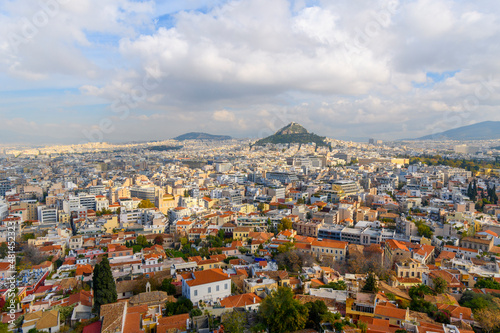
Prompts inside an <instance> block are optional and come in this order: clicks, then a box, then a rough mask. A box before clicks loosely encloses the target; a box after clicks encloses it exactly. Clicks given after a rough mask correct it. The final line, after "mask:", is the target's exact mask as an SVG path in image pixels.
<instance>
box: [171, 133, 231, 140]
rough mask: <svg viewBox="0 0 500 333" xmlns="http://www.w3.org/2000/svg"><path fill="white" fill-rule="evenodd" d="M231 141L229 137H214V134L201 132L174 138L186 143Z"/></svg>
mask: <svg viewBox="0 0 500 333" xmlns="http://www.w3.org/2000/svg"><path fill="white" fill-rule="evenodd" d="M231 139H232V138H231V137H230V136H228V135H212V134H207V133H200V132H190V133H186V134H182V135H179V136H178V137H175V138H174V140H177V141H184V140H216V141H223V140H231Z"/></svg>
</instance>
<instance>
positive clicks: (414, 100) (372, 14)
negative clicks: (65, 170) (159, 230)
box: [0, 0, 500, 140]
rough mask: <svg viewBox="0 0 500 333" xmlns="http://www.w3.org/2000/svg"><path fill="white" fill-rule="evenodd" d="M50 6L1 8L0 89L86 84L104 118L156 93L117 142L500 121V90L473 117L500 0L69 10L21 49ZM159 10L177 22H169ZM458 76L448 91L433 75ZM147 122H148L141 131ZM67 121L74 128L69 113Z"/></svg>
mask: <svg viewBox="0 0 500 333" xmlns="http://www.w3.org/2000/svg"><path fill="white" fill-rule="evenodd" d="M39 8H40V7H39V5H38V2H37V1H35V0H29V1H24V2H21V3H19V2H13V1H8V2H5V3H3V4H1V5H0V13H2V14H0V20H2V22H3V23H2V25H1V26H0V82H1V83H2V85H3V86H6V87H16V88H13V89H33V90H37V89H57V90H62V89H65V88H69V89H75V88H77V89H78V91H79V93H80V94H81V95H82V96H83V98H86V99H88V101H89V102H88V103H89V104H91V103H92V104H93V105H94V104H99V103H100V104H102V117H113V116H115V115H114V114H113V113H112V112H111V109H112V107H111V104H112V103H115V102H116V101H121V100H122V99H123V98H124V96H130V95H133V94H135V93H138V92H139V91H142V90H144V91H145V94H143V98H141V99H140V100H139V101H136V102H137V103H134V105H133V107H130V110H129V111H130V117H129V118H127V119H122V120H120V121H116V122H115V125H116V128H117V130H116V132H115V133H112V134H110V138H113V139H116V140H118V139H119V137H120V135H123V133H132V132H133V133H134V135H137V138H134V139H140V138H141V136H144V137H146V136H147V137H148V138H149V137H150V136H151V137H154V135H155V133H156V134H158V135H159V134H162V133H164V131H165V130H168V131H169V133H174V132H175V133H176V134H180V133H182V132H185V131H191V130H200V129H203V128H210V130H211V131H212V132H214V131H220V132H221V133H224V134H231V135H237V136H258V135H260V134H259V133H264V132H266V134H267V132H272V131H275V130H277V129H278V128H280V127H281V126H284V125H286V122H287V121H298V122H301V123H303V124H304V125H305V126H306V127H307V128H308V129H310V130H312V131H314V132H316V133H319V134H331V135H349V136H365V135H369V134H370V133H373V135H376V134H380V136H384V137H383V138H384V139H387V138H401V137H411V136H417V135H420V134H426V133H422V132H425V131H428V130H430V129H432V128H430V127H432V126H440V127H443V128H444V129H447V128H449V127H451V126H454V125H456V121H450V119H451V118H450V117H451V116H450V115H449V114H450V112H451V113H456V114H459V113H460V112H462V113H460V114H461V116H460V117H461V118H460V119H461V120H460V122H461V123H463V124H465V123H467V122H468V121H470V120H471V119H475V120H477V121H480V120H500V118H498V117H499V115H498V112H496V109H497V106H498V104H499V103H500V100H499V99H500V97H499V96H500V95H499V94H498V91H500V85H499V86H498V87H496V86H495V88H494V89H495V91H496V93H495V94H490V96H489V97H488V98H482V99H480V100H479V101H478V103H479V105H478V106H477V108H476V109H475V110H473V111H472V113H471V114H470V115H469V117H468V118H467V117H465V116H464V114H463V109H464V107H463V104H464V101H466V100H467V98H469V97H470V96H474V95H475V90H476V89H478V88H477V87H478V86H480V85H481V81H482V80H486V79H487V78H488V76H489V75H492V76H493V80H495V79H496V78H500V64H498V60H497V58H498V54H499V52H500V49H499V48H500V46H499V45H500V33H499V32H500V31H499V26H498V22H499V18H500V3H498V1H494V0H481V1H472V0H467V1H459V2H457V1H451V0H433V1H431V0H409V1H404V2H403V1H401V2H398V1H394V0H379V1H373V2H369V3H367V2H362V1H347V0H343V1H335V2H330V1H328V2H327V1H323V2H321V1H320V2H318V3H317V4H316V5H315V6H309V7H308V6H306V2H304V1H292V2H290V1H286V0H276V1H267V0H234V1H227V2H225V3H224V2H223V1H217V2H208V1H202V0H190V1H187V2H186V1H173V2H168V3H167V2H158V3H155V2H153V1H146V2H137V1H133V0H109V1H106V2H102V1H99V0H82V1H70V2H67V3H66V4H65V5H61V6H60V8H59V9H58V11H57V14H56V15H54V16H53V17H51V18H50V21H49V22H48V24H47V25H45V26H44V27H42V28H40V29H39V31H38V32H37V33H36V34H35V35H34V37H33V38H32V39H31V40H30V41H29V42H27V43H22V44H20V45H19V47H18V49H17V50H14V49H13V48H12V47H11V46H12V40H9V38H8V37H9V36H12V33H13V32H17V33H20V31H21V30H22V26H20V25H19V19H21V18H23V17H24V18H27V19H28V20H32V18H33V15H34V14H36V12H37V11H38V10H39ZM197 8H203V10H201V11H200V10H192V9H197ZM183 9H185V10H183ZM157 13H161V14H163V13H169V15H171V16H170V17H169V18H168V20H169V23H168V24H167V25H166V26H161V24H162V22H163V21H162V19H163V18H162V17H161V18H159V17H157V15H160V14H157ZM158 19H159V22H160V23H159V25H156V21H157V20H158ZM20 29H21V30H20ZM457 70H458V71H459V72H457V73H456V74H455V75H454V76H453V77H449V78H447V79H443V80H442V81H439V80H438V82H434V80H431V79H430V78H429V77H428V76H427V73H428V72H436V73H442V72H444V71H457ZM145 80H146V81H145ZM145 82H146V83H145ZM55 98H56V97H55ZM26 100H27V101H28V102H30V103H31V107H32V108H33V109H34V110H37V109H38V108H37V107H38V106H39V105H40V104H41V103H43V102H44V101H43V100H42V99H41V98H40V97H39V96H37V94H33V95H32V96H29V98H28V99H26ZM61 103H62V102H61ZM26 108H28V107H26ZM3 109H5V110H6V111H7V112H8V111H9V110H15V109H14V108H13V107H11V106H8V107H7V108H3ZM228 110H231V111H228ZM11 112H14V111H11ZM33 112H36V111H33ZM255 115H258V116H255ZM102 117H101V118H102ZM97 118H99V117H97ZM52 120H53V121H58V120H59V119H51V121H52ZM137 120H141V124H142V125H144V126H141V128H134V125H136V123H135V122H136V121H137ZM60 121H61V123H65V124H69V123H73V121H72V118H71V115H70V114H69V113H68V114H67V118H64V117H62V118H61V119H60ZM64 121H66V122H64ZM228 122H232V123H234V125H235V126H232V127H231V128H228V127H227V123H228ZM436 124H437V125H436ZM132 128H133V129H134V130H133V131H132V130H130V131H129V129H132ZM263 129H264V130H263ZM32 130H33V132H34V133H35V132H39V133H42V132H43V131H42V129H35V128H33V129H32ZM228 131H233V133H228ZM43 133H45V132H43ZM68 134H69V135H71V133H68ZM128 135H129V134H127V138H128Z"/></svg>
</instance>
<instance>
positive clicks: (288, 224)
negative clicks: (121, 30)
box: [278, 218, 292, 232]
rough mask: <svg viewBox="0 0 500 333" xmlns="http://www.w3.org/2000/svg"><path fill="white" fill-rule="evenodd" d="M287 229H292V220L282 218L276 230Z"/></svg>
mask: <svg viewBox="0 0 500 333" xmlns="http://www.w3.org/2000/svg"><path fill="white" fill-rule="evenodd" d="M288 229H292V221H291V220H290V219H287V218H282V219H281V222H280V223H279V224H278V232H281V231H283V230H288Z"/></svg>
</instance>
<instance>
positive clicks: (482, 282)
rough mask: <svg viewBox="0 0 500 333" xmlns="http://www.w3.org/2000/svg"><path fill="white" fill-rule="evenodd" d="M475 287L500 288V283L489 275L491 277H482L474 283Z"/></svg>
mask: <svg viewBox="0 0 500 333" xmlns="http://www.w3.org/2000/svg"><path fill="white" fill-rule="evenodd" d="M474 288H478V289H483V288H486V289H496V290H500V283H498V282H496V281H495V280H493V278H491V277H489V278H480V279H479V280H478V281H477V282H476V284H475V285H474Z"/></svg>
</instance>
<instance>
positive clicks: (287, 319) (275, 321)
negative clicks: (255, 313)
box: [259, 287, 309, 333]
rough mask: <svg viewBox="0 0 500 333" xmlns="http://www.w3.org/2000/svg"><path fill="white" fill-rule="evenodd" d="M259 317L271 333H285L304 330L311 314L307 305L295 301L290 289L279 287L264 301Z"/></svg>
mask: <svg viewBox="0 0 500 333" xmlns="http://www.w3.org/2000/svg"><path fill="white" fill-rule="evenodd" d="M259 317H260V320H261V321H262V322H263V323H264V324H265V325H267V328H268V329H269V332H270V333H284V332H293V331H297V330H300V329H303V328H304V327H305V325H306V322H307V319H308V318H309V312H308V310H307V307H306V306H305V305H303V304H301V303H300V302H299V301H298V300H296V299H294V295H293V292H292V290H291V289H290V288H287V287H279V288H278V289H277V290H274V291H273V292H272V293H271V294H270V295H269V296H267V297H266V298H264V300H262V303H261V305H260V308H259Z"/></svg>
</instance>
